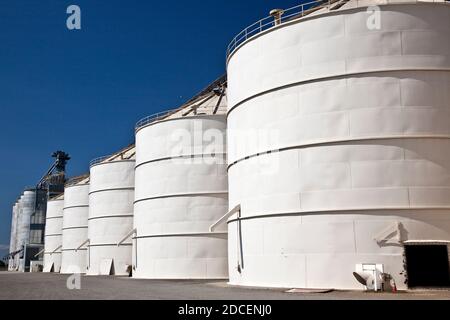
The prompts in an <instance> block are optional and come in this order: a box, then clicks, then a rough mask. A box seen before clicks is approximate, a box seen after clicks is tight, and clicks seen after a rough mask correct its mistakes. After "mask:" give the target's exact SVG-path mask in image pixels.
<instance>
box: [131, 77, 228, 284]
mask: <svg viewBox="0 0 450 320" xmlns="http://www.w3.org/2000/svg"><path fill="white" fill-rule="evenodd" d="M225 113H226V96H225V79H224V78H222V79H221V80H219V81H218V82H216V83H215V84H214V85H213V86H212V87H211V88H209V89H207V90H206V91H205V92H203V93H201V94H200V95H199V96H197V97H196V98H194V99H192V100H191V101H190V102H189V103H187V105H185V106H183V107H181V108H180V109H178V110H176V111H173V112H169V113H167V114H166V116H165V117H159V118H149V119H150V121H146V120H145V119H144V120H143V121H140V122H139V123H138V125H137V130H136V196H135V199H136V200H135V205H134V215H135V216H134V228H135V237H134V250H133V255H134V259H133V265H134V270H133V277H135V278H141V279H227V278H228V264H227V260H228V258H227V255H228V252H227V232H226V226H224V225H222V226H220V227H219V228H217V229H216V230H215V231H214V232H211V231H210V226H211V225H212V224H214V223H215V222H216V221H217V220H218V219H220V217H222V216H223V215H224V214H225V213H226V212H227V207H228V179H227V171H226V165H227V164H226V117H225ZM151 119H153V121H151Z"/></svg>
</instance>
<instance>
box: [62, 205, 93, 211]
mask: <svg viewBox="0 0 450 320" xmlns="http://www.w3.org/2000/svg"><path fill="white" fill-rule="evenodd" d="M76 208H89V205H82V206H71V207H66V208H64V210H68V209H76Z"/></svg>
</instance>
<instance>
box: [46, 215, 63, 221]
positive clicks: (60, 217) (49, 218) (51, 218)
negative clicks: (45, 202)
mask: <svg viewBox="0 0 450 320" xmlns="http://www.w3.org/2000/svg"><path fill="white" fill-rule="evenodd" d="M62 218H63V216H59V217H48V218H45V220H54V219H62Z"/></svg>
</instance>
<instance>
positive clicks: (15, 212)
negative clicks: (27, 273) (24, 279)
mask: <svg viewBox="0 0 450 320" xmlns="http://www.w3.org/2000/svg"><path fill="white" fill-rule="evenodd" d="M17 218H18V202H17V201H16V203H15V204H14V206H13V212H12V217H11V238H10V242H9V254H10V256H9V259H8V270H9V271H13V270H14V252H15V251H16V242H17V241H16V240H17Z"/></svg>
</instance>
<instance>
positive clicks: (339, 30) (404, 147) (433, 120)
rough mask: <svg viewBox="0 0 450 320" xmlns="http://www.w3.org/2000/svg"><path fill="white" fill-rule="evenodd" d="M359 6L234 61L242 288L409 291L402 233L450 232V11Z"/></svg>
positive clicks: (433, 235)
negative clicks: (358, 271)
mask: <svg viewBox="0 0 450 320" xmlns="http://www.w3.org/2000/svg"><path fill="white" fill-rule="evenodd" d="M355 3H356V1H350V2H348V4H347V5H344V6H343V7H342V8H341V9H340V10H337V11H330V12H327V13H325V14H317V15H314V16H311V17H307V18H306V19H300V20H295V21H289V22H288V23H285V24H283V25H281V26H280V27H275V28H272V29H270V30H267V31H266V32H264V33H261V34H259V35H258V36H257V37H254V38H251V39H249V40H247V41H246V42H244V43H243V44H242V45H241V46H239V47H238V48H237V49H236V50H235V51H234V52H233V53H232V54H231V56H230V57H229V60H228V81H229V88H228V102H229V111H228V125H229V139H228V145H229V153H228V157H229V163H230V165H229V183H230V186H229V188H230V189H229V191H230V209H231V208H234V207H235V206H237V205H240V206H241V211H240V216H238V215H234V216H233V217H231V219H230V220H229V222H228V224H229V264H230V282H231V284H234V285H244V286H265V287H301V288H337V289H360V288H361V287H360V285H359V283H357V282H356V281H355V279H354V278H353V276H352V272H354V271H355V265H356V264H359V263H379V264H383V265H384V272H385V273H388V274H390V275H392V276H393V277H394V279H395V281H396V283H397V285H398V286H399V289H400V288H401V289H405V288H406V287H407V285H406V284H405V283H406V281H405V280H406V279H405V272H404V271H405V270H404V261H403V259H404V257H403V245H402V242H403V241H405V240H427V239H428V240H444V241H445V240H447V241H448V240H450V215H449V213H450V210H449V206H450V166H449V159H450V151H449V150H450V139H449V138H450V132H449V128H450V121H449V105H450V95H449V92H450V72H449V70H450V45H449V41H450V40H449V39H450V38H449V36H448V35H449V33H450V6H449V5H448V4H444V3H429V4H425V3H421V4H416V3H415V2H414V3H413V4H412V3H409V4H408V3H404V4H396V5H389V4H387V5H379V4H378V5H379V8H380V9H381V11H380V14H381V25H380V28H379V29H369V28H368V27H367V19H368V14H367V7H365V6H363V7H360V8H355V7H354V4H355ZM347 6H349V7H351V9H348V10H347V9H346V7H347ZM254 132H262V133H263V134H265V135H266V136H265V137H261V138H259V137H258V135H252V134H251V133H254ZM383 231H384V233H385V235H383V236H381V237H380V236H379V235H380V234H383ZM389 234H391V235H389Z"/></svg>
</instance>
